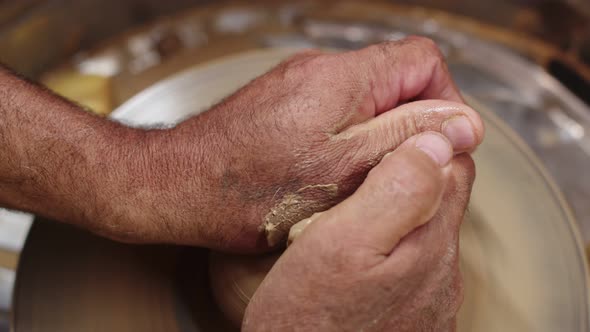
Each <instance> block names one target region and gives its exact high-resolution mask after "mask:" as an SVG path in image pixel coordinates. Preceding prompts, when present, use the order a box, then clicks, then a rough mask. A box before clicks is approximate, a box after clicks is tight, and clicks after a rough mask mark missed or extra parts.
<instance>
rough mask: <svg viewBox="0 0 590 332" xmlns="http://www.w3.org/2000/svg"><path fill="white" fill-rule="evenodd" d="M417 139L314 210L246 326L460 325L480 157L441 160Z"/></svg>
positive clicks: (268, 328) (250, 308)
mask: <svg viewBox="0 0 590 332" xmlns="http://www.w3.org/2000/svg"><path fill="white" fill-rule="evenodd" d="M415 142H416V138H415V137H414V138H411V139H410V140H408V141H407V142H406V143H404V144H403V145H402V146H401V147H400V148H399V149H398V150H396V151H395V152H394V153H392V154H390V155H387V156H386V157H385V158H383V160H382V161H381V163H380V164H379V165H378V166H376V167H375V168H374V169H373V170H372V171H371V172H370V173H369V175H368V177H367V179H366V180H365V182H364V183H363V184H362V185H361V187H360V188H359V189H358V190H357V191H356V192H355V193H354V194H353V195H352V196H351V197H350V198H348V199H347V200H345V201H344V202H342V203H341V204H339V205H337V206H335V207H333V208H332V209H330V210H328V211H326V212H324V213H322V214H320V215H319V216H317V217H314V218H313V219H314V220H313V222H312V223H311V224H309V225H308V226H307V227H306V228H305V230H304V231H303V232H302V234H301V235H300V236H299V237H298V238H297V239H296V240H295V241H294V243H293V244H292V245H291V246H289V248H288V249H287V250H286V252H285V253H284V254H283V255H282V256H281V258H280V259H279V260H278V261H277V263H276V264H275V265H274V267H273V268H272V270H271V271H270V273H269V274H268V275H267V276H266V278H265V279H264V281H263V282H262V284H261V286H260V287H259V288H258V290H257V291H256V293H255V295H254V297H253V298H252V300H251V302H250V304H249V306H248V308H247V310H246V315H245V319H244V324H243V330H244V331H293V330H296V331H313V330H316V331H318V330H321V331H452V330H454V329H455V323H456V320H455V316H456V314H457V311H458V309H459V306H460V304H461V302H462V291H463V287H462V279H461V275H460V272H459V267H458V252H459V242H458V241H459V237H458V234H459V226H460V224H461V221H462V219H463V216H464V213H465V209H466V207H467V203H468V201H469V195H470V192H471V185H472V183H473V179H474V176H475V173H474V165H473V162H472V160H471V158H470V157H469V156H468V155H467V154H462V155H459V156H457V157H455V158H454V159H453V160H452V161H450V163H449V164H448V165H446V166H444V167H439V166H438V165H437V164H436V163H433V161H432V160H431V159H429V157H427V156H426V155H425V154H424V153H423V152H421V151H419V150H418V149H416V148H415ZM449 158H450V156H449Z"/></svg>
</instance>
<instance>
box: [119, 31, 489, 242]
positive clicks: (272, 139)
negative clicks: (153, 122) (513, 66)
mask: <svg viewBox="0 0 590 332" xmlns="http://www.w3.org/2000/svg"><path fill="white" fill-rule="evenodd" d="M460 128H463V130H456V129H460ZM427 130H431V131H437V132H442V133H444V134H445V135H446V136H447V137H448V138H449V139H450V141H451V142H452V143H453V146H454V149H455V151H456V152H461V151H470V150H472V149H474V148H475V146H476V145H477V144H479V143H480V141H481V139H482V136H483V126H482V123H481V120H480V118H479V116H478V114H477V113H476V112H475V111H474V110H472V109H471V108H470V107H468V106H466V105H465V104H464V103H463V102H462V98H461V96H460V94H459V92H458V91H457V88H456V86H455V85H454V83H453V81H452V80H451V77H450V75H449V72H448V71H447V67H446V64H445V62H444V59H443V57H442V55H441V53H440V51H439V50H438V48H437V47H436V46H435V44H434V43H433V42H432V41H430V40H428V39H424V38H418V37H414V38H409V39H406V40H402V41H398V42H386V43H382V44H378V45H374V46H370V47H368V48H365V49H362V50H358V51H351V52H345V53H322V52H319V51H309V52H306V53H302V54H299V55H296V56H294V57H292V58H291V59H288V60H287V61H285V62H283V63H282V64H280V65H279V66H278V67H276V68H275V69H273V70H271V71H270V72H268V73H267V74H265V75H262V76H261V77H259V78H258V79H256V80H254V81H253V82H251V83H250V84H248V85H247V86H245V87H244V88H242V89H241V90H239V91H238V92H237V93H235V94H234V95H232V96H230V97H229V98H227V99H226V100H224V101H223V102H222V103H220V104H219V105H217V106H215V107H213V108H212V109H211V110H209V111H208V112H206V113H204V114H202V115H200V116H197V117H195V118H192V119H189V120H188V121H185V122H184V123H182V124H180V125H179V126H178V127H176V128H174V129H171V130H168V131H163V132H162V131H154V132H150V133H148V135H147V136H148V137H147V138H142V140H143V142H148V143H143V144H146V145H147V148H146V149H144V150H140V151H147V152H146V154H145V156H142V157H141V158H140V159H141V160H144V161H145V162H144V163H137V165H138V167H137V169H138V170H137V172H136V173H135V175H134V177H135V178H136V179H137V182H136V184H135V185H141V186H142V188H141V190H140V192H139V194H137V195H131V196H129V198H126V199H125V200H126V201H125V202H122V203H121V204H122V205H123V206H124V209H121V211H122V212H120V213H119V214H118V215H122V216H123V217H124V215H125V214H127V215H132V216H133V219H129V220H131V222H127V221H126V222H122V223H121V225H120V226H119V228H118V229H117V230H118V231H119V232H120V233H125V234H127V235H128V239H127V240H130V241H138V242H173V243H180V244H189V245H200V246H207V247H210V248H216V249H221V250H226V251H227V250H229V251H239V252H254V251H263V250H266V249H268V248H269V247H272V246H275V245H277V244H279V243H283V240H284V239H285V237H286V234H287V232H288V230H289V228H290V227H291V226H292V225H293V224H294V223H296V222H297V221H299V220H301V219H304V218H307V217H309V216H311V215H312V214H313V213H314V212H318V211H323V210H327V209H328V208H330V207H332V206H334V205H335V204H337V203H339V202H341V201H342V200H343V199H345V198H346V197H348V196H350V195H351V194H352V193H353V192H354V191H355V190H356V189H357V187H358V186H359V185H360V184H361V183H362V181H363V180H364V178H365V177H366V175H367V172H368V171H369V170H370V169H371V168H372V167H373V166H375V165H376V164H377V163H378V161H379V160H380V159H381V157H382V156H383V155H384V154H386V153H387V152H391V151H393V150H395V149H396V147H397V146H398V145H399V144H401V143H402V142H403V141H405V140H406V139H408V138H409V137H410V136H412V135H415V134H417V133H420V132H424V131H427ZM125 230H126V232H123V231H125Z"/></svg>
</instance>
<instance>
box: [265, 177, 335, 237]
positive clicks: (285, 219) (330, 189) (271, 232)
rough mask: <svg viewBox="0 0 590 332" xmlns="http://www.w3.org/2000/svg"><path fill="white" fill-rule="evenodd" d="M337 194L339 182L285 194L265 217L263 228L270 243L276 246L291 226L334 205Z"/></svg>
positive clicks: (308, 187)
mask: <svg viewBox="0 0 590 332" xmlns="http://www.w3.org/2000/svg"><path fill="white" fill-rule="evenodd" d="M337 195H338V185H337V184H317V185H310V186H306V187H303V188H301V189H299V190H297V191H296V192H295V193H289V194H286V195H285V196H283V199H282V200H281V201H280V202H279V203H278V204H277V205H275V206H274V207H273V208H272V209H271V210H270V212H269V213H268V214H267V215H266V216H265V217H264V223H263V224H262V229H263V230H264V233H265V235H266V241H267V243H268V245H269V246H271V247H274V246H276V245H277V244H278V243H280V242H281V241H283V240H284V239H285V238H286V237H287V234H288V233H289V230H290V229H291V226H293V225H295V224H296V223H297V222H299V221H301V220H303V219H305V218H309V217H310V216H311V215H313V214H314V213H316V212H320V211H325V210H327V209H329V208H330V207H332V205H333V204H334V199H335V198H336V197H337Z"/></svg>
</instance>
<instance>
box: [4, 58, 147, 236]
mask: <svg viewBox="0 0 590 332" xmlns="http://www.w3.org/2000/svg"><path fill="white" fill-rule="evenodd" d="M133 135H137V133H136V132H134V131H133V130H130V129H128V128H124V127H122V126H120V125H118V124H115V123H113V122H110V121H105V120H104V119H101V118H99V117H96V116H94V115H92V114H90V113H88V112H85V111H83V110H82V109H81V108H80V107H78V106H76V105H74V104H72V103H70V102H68V101H66V100H64V99H62V98H60V97H58V96H56V95H54V94H52V93H50V92H49V91H47V90H46V89H44V88H42V87H39V86H37V85H35V84H32V83H30V82H27V81H25V80H22V79H20V78H18V77H16V76H15V75H13V74H12V73H10V72H9V71H8V70H6V69H0V205H1V206H5V207H8V208H13V209H18V210H23V211H29V212H33V213H36V214H40V215H44V216H46V217H49V218H55V219H58V220H63V221H67V222H71V223H81V224H84V223H90V222H95V221H96V218H97V217H98V213H97V211H104V210H105V209H107V206H106V203H107V202H105V200H106V197H107V196H108V194H107V192H108V191H110V190H117V189H118V188H115V187H114V181H113V180H114V178H113V176H111V175H109V173H110V172H109V171H110V170H112V168H111V167H113V166H116V165H120V164H121V162H122V161H123V160H122V159H123V157H122V156H121V154H120V153H119V152H118V151H119V148H118V146H119V144H120V142H122V141H125V140H129V139H131V138H132V136H133ZM115 147H117V148H116V149H115ZM114 171H115V172H116V171H117V170H114ZM99 181H100V183H98V182H99ZM111 194H115V195H116V194H118V193H111ZM89 227H93V226H89Z"/></svg>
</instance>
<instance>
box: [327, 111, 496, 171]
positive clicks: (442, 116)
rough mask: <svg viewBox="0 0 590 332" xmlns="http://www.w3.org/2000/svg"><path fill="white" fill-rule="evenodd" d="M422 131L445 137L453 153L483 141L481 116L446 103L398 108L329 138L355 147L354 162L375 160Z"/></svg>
mask: <svg viewBox="0 0 590 332" xmlns="http://www.w3.org/2000/svg"><path fill="white" fill-rule="evenodd" d="M425 131H438V132H440V133H442V134H443V135H445V136H446V137H447V138H448V139H449V141H451V143H452V145H453V149H454V151H455V153H461V152H472V151H473V150H475V148H476V147H477V146H478V145H479V144H480V143H481V142H482V141H483V137H484V133H485V129H484V125H483V121H482V120H481V117H480V116H479V114H478V113H477V112H476V111H475V110H473V109H472V108H471V107H469V106H467V105H465V104H461V103H456V102H450V101H443V100H424V101H416V102H412V103H408V104H404V105H401V106H399V107H397V108H396V109H394V110H393V111H392V112H388V113H385V114H382V115H380V116H378V117H376V118H373V119H370V120H368V121H366V122H364V123H360V124H357V125H355V126H352V127H349V128H347V129H346V130H345V131H343V132H341V133H340V134H338V135H336V136H334V138H333V139H334V140H335V141H340V140H343V139H344V140H348V141H350V142H351V144H352V145H355V144H356V145H359V150H360V152H361V153H356V152H355V153H356V156H357V157H358V159H360V160H364V159H366V158H370V157H371V156H373V157H375V155H376V156H377V157H378V158H379V157H380V153H381V154H385V153H386V152H387V151H392V150H394V149H395V148H397V146H399V145H400V144H401V143H402V142H404V141H405V140H406V139H408V138H409V137H411V136H414V135H416V134H418V133H421V132H425ZM361 145H362V148H361ZM363 152H364V153H363ZM376 152H377V153H376ZM379 152H380V153H379Z"/></svg>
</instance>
